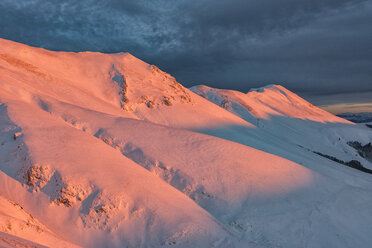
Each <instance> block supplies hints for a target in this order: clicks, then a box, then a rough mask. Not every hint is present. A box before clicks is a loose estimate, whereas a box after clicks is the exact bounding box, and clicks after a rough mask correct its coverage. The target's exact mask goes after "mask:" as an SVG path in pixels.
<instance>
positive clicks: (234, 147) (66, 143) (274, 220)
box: [0, 39, 372, 248]
mask: <svg viewBox="0 0 372 248" xmlns="http://www.w3.org/2000/svg"><path fill="white" fill-rule="evenodd" d="M192 90H193V91H195V92H196V93H197V94H195V93H194V92H192V91H190V90H188V89H186V88H184V87H183V86H182V85H180V84H178V83H177V82H176V80H175V79H174V78H173V77H172V76H170V75H169V74H167V73H164V72H162V71H160V70H159V69H158V68H156V67H155V66H151V65H148V64H147V63H145V62H143V61H140V60H139V59H137V58H135V57H133V56H132V55H130V54H127V53H120V54H101V53H91V52H83V53H65V52H51V51H46V50H43V49H38V48H32V47H28V46H25V45H22V44H18V43H14V42H10V41H6V40H1V39H0V202H1V203H0V227H1V228H3V229H1V230H0V245H2V243H1V242H8V243H9V242H13V243H14V244H17V245H18V244H26V243H27V242H28V245H33V246H35V247H38V246H39V244H40V246H42V245H46V246H50V242H55V243H56V244H61V246H62V247H63V246H68V247H73V246H72V244H76V245H80V246H82V247H164V246H175V247H221V248H224V247H306V246H308V247H322V246H327V247H347V246H355V247H369V246H370V244H371V243H372V234H371V230H370V228H369V226H370V223H371V221H372V215H371V211H370V209H371V207H372V201H371V199H372V193H371V192H372V180H371V178H370V175H369V174H367V173H364V172H361V171H358V170H356V169H354V168H350V167H347V166H345V164H346V162H349V161H351V160H355V161H358V162H360V163H361V164H362V165H363V166H365V167H369V166H370V165H371V164H370V163H369V161H368V160H367V159H365V158H364V157H363V156H362V155H363V154H365V149H366V147H367V148H368V149H369V147H370V146H368V145H367V144H368V142H371V140H372V133H371V132H370V129H369V128H367V127H365V128H363V127H361V126H358V125H353V124H351V123H349V122H347V121H346V120H343V119H340V118H337V117H335V116H333V115H331V114H329V113H327V112H324V111H322V110H320V109H318V108H316V107H314V106H312V105H311V104H310V103H308V102H306V101H305V100H303V99H301V98H300V97H298V96H297V95H295V94H294V93H292V92H290V91H288V90H286V89H285V88H283V87H281V86H268V87H264V88H261V89H256V90H254V91H251V92H249V93H247V94H244V93H240V92H236V91H226V90H217V89H212V88H207V87H205V86H199V87H195V88H193V89H192ZM199 95H200V96H199ZM201 96H202V97H201ZM203 97H204V98H203ZM205 98H206V99H205ZM351 141H354V142H357V143H349V142H351ZM349 144H353V146H354V147H352V146H351V145H349ZM355 147H357V148H359V147H362V149H364V150H362V152H361V151H358V150H356V149H355ZM368 151H369V150H368ZM314 152H318V153H314ZM319 154H322V155H319ZM361 154H362V155H361ZM329 158H336V159H333V160H332V159H329ZM341 160H342V161H344V162H345V163H344V164H340V163H339V162H337V161H341ZM355 161H354V162H353V163H351V164H356V162H355ZM8 199H9V200H8ZM9 201H11V202H14V203H16V204H19V205H21V206H22V208H23V209H24V210H22V211H24V212H22V211H21V212H17V211H18V210H19V209H18V208H17V207H16V205H13V203H9ZM3 202H5V203H4V204H5V205H4V204H3V205H2V203H3ZM12 206H15V208H16V210H14V209H13V207H12ZM3 209H4V210H3ZM17 209H18V210H17ZM7 212H9V213H12V214H11V216H10V217H9V216H8V215H7V214H5V213H7ZM13 213H14V214H13ZM28 213H29V214H32V216H33V218H34V220H35V223H36V219H37V220H38V221H37V223H38V224H37V225H38V226H40V228H41V229H42V230H44V231H43V232H42V233H41V234H40V233H39V234H37V233H34V232H33V231H32V230H33V229H32V228H31V229H32V230H31V229H27V228H26V229H24V230H25V231H18V229H21V228H18V227H20V226H22V225H23V224H22V223H24V222H26V223H29V218H30V217H29V215H28ZM8 221H10V222H11V223H12V231H10V230H9V228H7V224H2V223H8ZM30 223H31V224H32V223H34V222H30ZM40 223H43V224H40ZM16 227H17V228H16ZM29 230H30V231H29ZM26 233H27V235H26ZM28 234H30V235H29V236H28ZM64 240H66V241H64ZM17 242H18V243H17ZM63 242H69V243H67V245H62V244H65V243H63ZM70 244H71V245H70ZM52 246H53V245H52ZM54 246H57V245H54ZM57 247H58V246H57Z"/></svg>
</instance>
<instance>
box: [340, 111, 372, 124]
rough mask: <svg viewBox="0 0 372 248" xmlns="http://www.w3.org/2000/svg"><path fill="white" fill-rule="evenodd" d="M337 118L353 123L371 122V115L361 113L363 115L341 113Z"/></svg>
mask: <svg viewBox="0 0 372 248" xmlns="http://www.w3.org/2000/svg"><path fill="white" fill-rule="evenodd" d="M337 116H339V117H341V118H344V119H346V120H349V121H352V122H355V123H368V122H372V113H370V112H363V113H342V114H338V115H337Z"/></svg>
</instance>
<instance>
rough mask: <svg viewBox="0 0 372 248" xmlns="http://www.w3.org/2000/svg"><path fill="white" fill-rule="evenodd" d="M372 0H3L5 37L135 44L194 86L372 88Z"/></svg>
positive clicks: (92, 45)
mask: <svg viewBox="0 0 372 248" xmlns="http://www.w3.org/2000/svg"><path fill="white" fill-rule="evenodd" d="M371 23H372V0H350V1H348V0H312V1H308V0H280V1H278V0H230V1H215V0H201V1H189V0H174V1H166V0H152V1H145V0H137V1H120V0H107V1H93V0H82V1H72V0H71V1H58V0H50V1H45V0H17V1H14V0H2V1H1V2H0V37H2V38H7V39H11V40H15V41H19V42H22V43H26V44H29V45H34V46H41V47H44V48H47V49H52V50H68V51H82V50H94V51H102V52H119V51H128V52H130V53H132V54H134V55H135V56H137V57H139V58H141V59H143V60H145V61H147V62H149V63H152V64H157V65H158V66H159V67H161V68H162V69H163V70H165V71H167V72H170V73H171V74H173V75H174V76H176V77H177V78H178V79H179V81H181V82H182V83H184V84H185V85H186V86H191V85H194V84H207V85H210V86H214V87H219V88H231V89H238V90H242V91H247V90H248V89H249V88H251V87H257V86H261V85H263V84H268V83H281V84H283V85H284V86H286V87H288V88H290V89H291V90H295V91H299V92H306V93H313V94H324V93H330V92H332V93H344V92H366V91H371V92H372V70H371V68H372V46H371V44H372V31H371V30H372V29H371V27H370V24H371Z"/></svg>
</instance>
